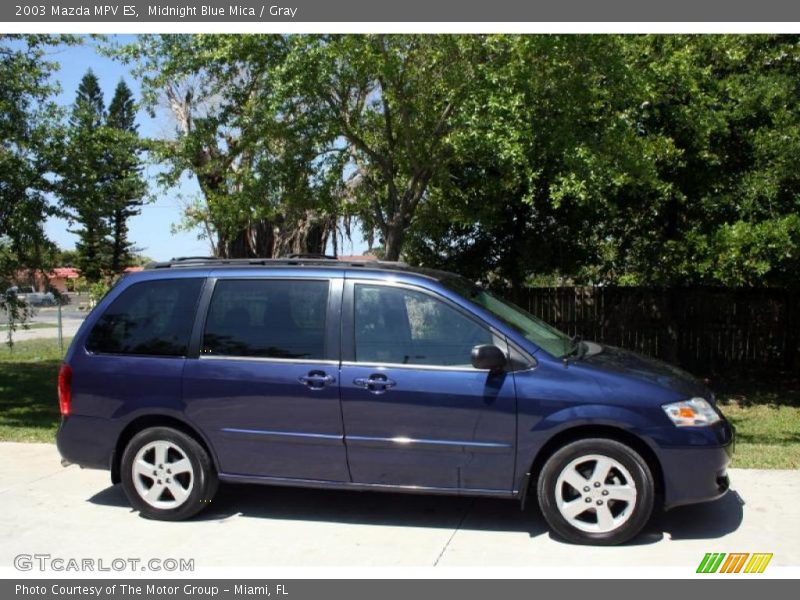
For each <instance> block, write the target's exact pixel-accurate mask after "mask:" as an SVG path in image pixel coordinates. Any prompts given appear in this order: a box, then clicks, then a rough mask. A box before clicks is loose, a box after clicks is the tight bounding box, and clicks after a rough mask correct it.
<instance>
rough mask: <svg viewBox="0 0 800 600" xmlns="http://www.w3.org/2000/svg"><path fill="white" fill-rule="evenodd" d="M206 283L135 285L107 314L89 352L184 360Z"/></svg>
mask: <svg viewBox="0 0 800 600" xmlns="http://www.w3.org/2000/svg"><path fill="white" fill-rule="evenodd" d="M202 285H203V279H199V278H197V279H194V278H193V279H159V280H156V281H143V282H141V283H135V284H133V285H132V286H130V287H129V288H128V289H126V290H125V291H124V292H122V294H121V295H120V296H119V297H117V298H116V299H115V300H114V301H113V302H112V303H111V304H110V305H109V307H108V308H107V309H106V310H105V312H104V313H103V315H102V316H101V317H100V319H99V320H98V321H97V323H96V324H95V326H94V328H93V329H92V331H91V333H90V334H89V336H88V338H87V340H86V349H87V350H88V351H89V352H99V353H110V354H142V355H151V356H184V355H185V354H186V348H187V346H188V345H189V336H190V335H191V333H192V324H193V322H194V315H195V309H196V307H197V298H198V296H199V294H200V288H201V286H202Z"/></svg>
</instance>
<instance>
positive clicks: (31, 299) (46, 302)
mask: <svg viewBox="0 0 800 600" xmlns="http://www.w3.org/2000/svg"><path fill="white" fill-rule="evenodd" d="M9 292H10V293H12V294H15V295H16V297H17V299H18V300H20V301H22V302H24V303H25V304H27V305H29V306H54V305H55V303H56V298H55V296H54V295H53V294H52V292H37V291H36V290H35V289H34V288H33V287H31V286H16V285H15V286H13V287H10V288H8V290H7V291H6V293H7V294H8V293H9Z"/></svg>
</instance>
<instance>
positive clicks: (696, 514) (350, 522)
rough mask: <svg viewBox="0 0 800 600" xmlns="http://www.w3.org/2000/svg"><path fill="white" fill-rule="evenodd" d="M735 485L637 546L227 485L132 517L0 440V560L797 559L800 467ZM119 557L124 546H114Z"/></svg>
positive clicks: (407, 505)
mask: <svg viewBox="0 0 800 600" xmlns="http://www.w3.org/2000/svg"><path fill="white" fill-rule="evenodd" d="M731 479H732V481H733V487H734V490H735V493H730V494H728V495H727V496H726V497H725V498H723V499H722V500H719V501H717V502H714V503H710V504H706V505H701V506H695V507H687V508H681V509H676V510H674V511H672V512H670V513H667V514H666V515H662V516H660V517H658V518H656V519H654V521H653V523H652V524H651V525H650V526H649V528H648V530H647V531H646V533H645V534H643V535H642V536H640V537H639V539H637V540H636V541H635V543H633V544H630V545H627V546H624V547H616V548H591V547H579V546H571V545H568V544H565V543H562V542H560V541H557V540H556V539H553V538H552V537H551V536H550V535H549V534H548V533H547V531H546V529H545V527H544V524H543V521H542V519H541V517H540V516H539V515H538V513H537V512H536V511H535V510H531V509H529V510H527V511H526V512H524V513H523V512H521V511H520V510H519V507H518V505H517V504H516V503H515V502H511V501H504V500H488V499H479V500H472V499H465V498H446V497H426V496H414V495H402V494H386V493H377V492H374V493H364V492H333V491H317V490H297V489H289V488H270V487H263V486H242V485H236V486H233V485H227V486H222V487H221V488H220V493H219V495H218V496H217V499H216V500H215V501H214V504H213V506H211V507H210V508H209V510H207V511H206V512H205V513H202V515H201V516H199V517H198V518H196V519H195V520H193V521H189V522H183V523H163V522H156V521H148V520H146V519H143V518H141V517H139V516H138V514H136V513H133V512H131V510H130V508H129V506H128V505H127V503H126V501H125V497H124V495H123V493H122V490H121V489H120V488H119V486H111V485H110V482H109V478H108V473H106V472H104V471H91V470H81V469H79V468H78V467H75V466H71V467H68V468H64V467H61V466H60V464H59V457H58V453H57V451H56V449H55V447H54V446H53V445H51V444H17V443H0V505H2V511H0V567H7V566H10V565H11V561H12V557H13V556H14V555H16V554H18V553H35V552H48V553H51V554H52V555H54V556H55V555H60V556H68V557H69V556H73V557H85V556H90V557H99V556H120V555H122V556H140V557H145V558H149V557H162V558H163V557H179V558H180V557H183V558H194V559H195V561H196V564H197V566H198V567H201V566H202V567H212V566H259V565H272V566H278V565H287V566H301V565H302V566H306V565H313V566H323V565H326V566H334V565H348V566H361V565H381V566H390V565H406V566H428V565H446V566H472V565H475V566H477V565H480V566H490V565H497V566H516V565H521V566H531V565H538V566H543V565H562V566H563V565H591V566H603V565H614V566H617V567H619V566H622V565H631V566H645V565H652V566H686V567H687V568H690V569H692V570H693V569H694V567H695V566H696V565H697V564H698V562H699V560H700V559H701V558H702V556H703V555H704V554H705V553H706V552H711V551H715V552H759V551H761V552H773V553H774V554H775V556H774V559H773V561H772V563H771V564H772V565H791V566H796V565H800V544H798V543H797V540H798V539H800V512H798V510H797V503H796V498H797V497H799V496H800V472H798V471H761V470H740V469H736V470H733V471H732V472H731ZM120 553H121V554H120Z"/></svg>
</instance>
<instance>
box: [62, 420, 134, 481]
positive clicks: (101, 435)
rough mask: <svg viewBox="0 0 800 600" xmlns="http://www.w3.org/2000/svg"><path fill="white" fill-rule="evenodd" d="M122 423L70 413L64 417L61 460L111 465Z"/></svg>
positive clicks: (96, 466) (92, 465)
mask: <svg viewBox="0 0 800 600" xmlns="http://www.w3.org/2000/svg"><path fill="white" fill-rule="evenodd" d="M119 430H120V424H119V423H118V422H116V421H111V420H108V419H100V418H96V417H85V416H82V415H70V416H68V417H63V418H62V419H61V425H60V426H59V428H58V433H57V434H56V447H57V448H58V452H59V453H60V454H61V464H64V463H67V464H76V465H80V466H81V467H87V468H90V469H110V468H111V457H112V456H113V454H114V448H115V446H116V440H117V439H118V437H119V433H120V431H119Z"/></svg>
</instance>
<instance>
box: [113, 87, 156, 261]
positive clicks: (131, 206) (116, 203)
mask: <svg viewBox="0 0 800 600" xmlns="http://www.w3.org/2000/svg"><path fill="white" fill-rule="evenodd" d="M106 127H107V129H108V131H107V138H108V139H109V141H110V143H109V144H108V145H107V147H106V152H107V157H106V166H105V168H106V182H105V187H106V192H105V193H106V194H107V202H108V205H109V214H108V216H107V219H108V230H109V232H110V235H111V242H110V257H109V264H108V267H109V270H110V271H111V272H112V273H120V272H122V270H123V269H124V268H125V267H127V266H129V265H130V264H132V261H133V258H134V257H133V254H134V252H135V251H136V249H135V248H134V246H133V244H132V243H131V241H130V240H129V239H128V219H130V218H131V217H133V216H135V215H138V214H139V213H140V212H141V206H142V204H143V202H144V200H143V196H144V194H145V191H146V189H147V186H146V184H145V182H144V179H143V178H142V166H141V158H140V156H139V152H140V151H141V148H142V142H141V140H140V139H139V135H138V128H137V125H136V105H135V103H134V100H133V94H132V93H131V90H130V88H129V87H128V86H127V84H126V83H125V81H123V80H120V82H119V83H118V84H117V87H116V89H115V90H114V96H113V98H112V99H111V104H109V106H108V115H107V117H106Z"/></svg>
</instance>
